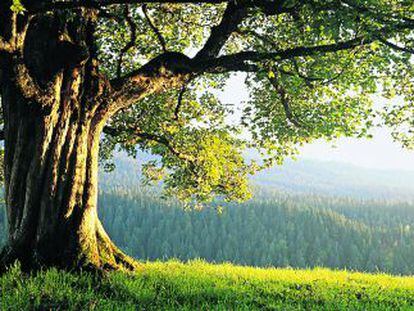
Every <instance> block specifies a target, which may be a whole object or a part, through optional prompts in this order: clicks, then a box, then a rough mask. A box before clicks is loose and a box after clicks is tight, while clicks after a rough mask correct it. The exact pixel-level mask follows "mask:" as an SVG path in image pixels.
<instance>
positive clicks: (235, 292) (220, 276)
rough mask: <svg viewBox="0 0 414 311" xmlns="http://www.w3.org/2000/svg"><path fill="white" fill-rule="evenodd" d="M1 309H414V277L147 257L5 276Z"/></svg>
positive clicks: (0, 280)
mask: <svg viewBox="0 0 414 311" xmlns="http://www.w3.org/2000/svg"><path fill="white" fill-rule="evenodd" d="M0 288H1V296H0V310H414V277H394V276H390V275H385V274H364V273H355V272H346V271H332V270H328V269H313V270H293V269H260V268H249V267H239V266H233V265H231V264H221V265H214V264H208V263H205V262H203V261H198V260H197V261H191V262H189V263H180V262H178V261H169V262H166V263H162V262H149V263H144V264H143V265H142V267H141V269H140V271H138V272H137V273H136V274H134V275H131V274H125V273H121V272H116V273H112V274H109V275H108V276H107V277H105V278H103V279H100V280H99V279H97V278H95V277H93V276H91V275H89V274H87V273H78V274H73V273H67V272H61V271H57V270H55V269H51V270H47V271H43V272H39V273H37V274H36V275H33V276H28V275H25V274H23V273H21V271H20V269H19V267H18V266H16V267H13V268H12V269H10V271H9V272H8V273H6V274H4V275H3V276H2V277H0Z"/></svg>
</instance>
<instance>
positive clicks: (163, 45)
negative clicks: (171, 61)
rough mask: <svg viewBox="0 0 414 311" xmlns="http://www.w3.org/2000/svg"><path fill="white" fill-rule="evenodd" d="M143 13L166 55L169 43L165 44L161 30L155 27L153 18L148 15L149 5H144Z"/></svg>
mask: <svg viewBox="0 0 414 311" xmlns="http://www.w3.org/2000/svg"><path fill="white" fill-rule="evenodd" d="M142 12H143V13H144V15H145V18H146V19H147V21H148V24H149V26H150V27H151V29H152V31H154V33H155V35H156V36H157V38H158V41H159V43H160V45H161V48H162V50H163V52H164V53H166V52H167V51H168V50H167V43H166V42H165V39H164V37H163V36H162V34H161V32H160V30H159V29H158V28H157V26H155V25H154V23H153V22H152V20H151V17H150V16H149V14H148V9H147V5H146V4H144V5H143V6H142Z"/></svg>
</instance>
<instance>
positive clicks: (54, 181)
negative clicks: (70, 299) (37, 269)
mask: <svg viewBox="0 0 414 311" xmlns="http://www.w3.org/2000/svg"><path fill="white" fill-rule="evenodd" d="M70 75H71V76H69V77H64V78H63V79H62V80H63V81H62V82H61V83H60V84H61V85H60V90H58V92H57V94H56V98H55V101H56V104H55V105H54V107H53V110H52V111H47V112H46V113H45V112H44V111H42V110H40V109H38V108H36V105H34V104H33V103H30V102H28V101H27V100H25V99H24V97H23V96H22V95H21V94H19V91H18V90H17V89H16V88H15V87H13V85H11V84H10V85H6V86H4V87H3V89H2V95H3V96H2V103H3V107H4V115H5V121H6V123H5V194H6V204H7V216H8V231H9V232H8V233H9V243H8V246H7V247H6V248H5V250H4V251H3V258H2V260H3V263H5V264H7V263H10V262H12V261H14V260H20V261H21V262H22V265H23V266H27V267H29V268H30V267H32V266H33V265H47V266H50V265H55V266H62V267H77V266H79V267H80V266H88V265H91V266H94V267H101V268H106V267H112V268H115V267H117V265H118V264H120V263H122V264H125V263H126V264H128V265H129V264H130V260H129V259H127V258H126V257H125V256H124V255H122V253H121V252H119V251H118V249H117V248H116V247H115V246H114V245H113V244H112V242H111V241H110V240H109V238H108V236H107V234H106V233H105V231H104V230H103V228H102V225H101V223H100V221H99V219H98V217H97V184H98V180H97V172H98V147H99V139H100V133H101V130H102V123H103V121H102V120H101V118H99V117H97V116H96V115H94V114H93V113H91V112H90V111H88V109H79V105H78V100H77V98H78V93H80V89H79V76H77V70H74V71H72V72H70Z"/></svg>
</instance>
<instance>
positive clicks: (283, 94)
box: [269, 75, 301, 127]
mask: <svg viewBox="0 0 414 311" xmlns="http://www.w3.org/2000/svg"><path fill="white" fill-rule="evenodd" d="M269 82H270V84H271V85H273V87H274V88H275V90H276V92H277V93H278V94H279V98H280V102H281V103H282V106H283V110H284V111H285V115H286V118H287V119H288V120H289V122H291V123H292V124H293V125H294V126H296V127H300V126H301V125H300V123H299V121H298V120H297V119H296V117H295V116H294V114H293V112H292V110H291V108H290V103H289V99H288V96H287V94H286V91H285V89H284V87H283V86H282V85H281V84H280V83H279V81H278V77H277V75H275V77H274V78H269Z"/></svg>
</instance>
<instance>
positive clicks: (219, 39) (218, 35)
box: [196, 3, 248, 59]
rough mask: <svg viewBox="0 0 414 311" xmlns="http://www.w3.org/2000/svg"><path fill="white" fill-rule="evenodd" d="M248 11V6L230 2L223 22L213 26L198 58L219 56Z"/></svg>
mask: <svg viewBox="0 0 414 311" xmlns="http://www.w3.org/2000/svg"><path fill="white" fill-rule="evenodd" d="M247 12H248V10H247V8H246V7H244V6H239V5H236V4H234V3H229V4H228V5H227V8H226V11H225V12H224V15H223V17H222V19H221V22H220V23H219V24H218V25H217V26H214V27H212V29H211V34H210V37H209V38H208V40H207V42H206V44H205V45H204V47H203V48H202V49H201V50H200V51H199V52H198V53H197V56H196V58H198V59H203V58H212V57H217V56H218V54H219V53H220V50H221V49H222V48H223V46H224V44H225V43H226V41H227V40H228V38H229V37H230V35H231V34H232V33H233V32H234V31H236V30H237V27H238V25H239V24H240V23H241V22H242V21H243V19H244V18H245V17H246V16H247Z"/></svg>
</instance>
